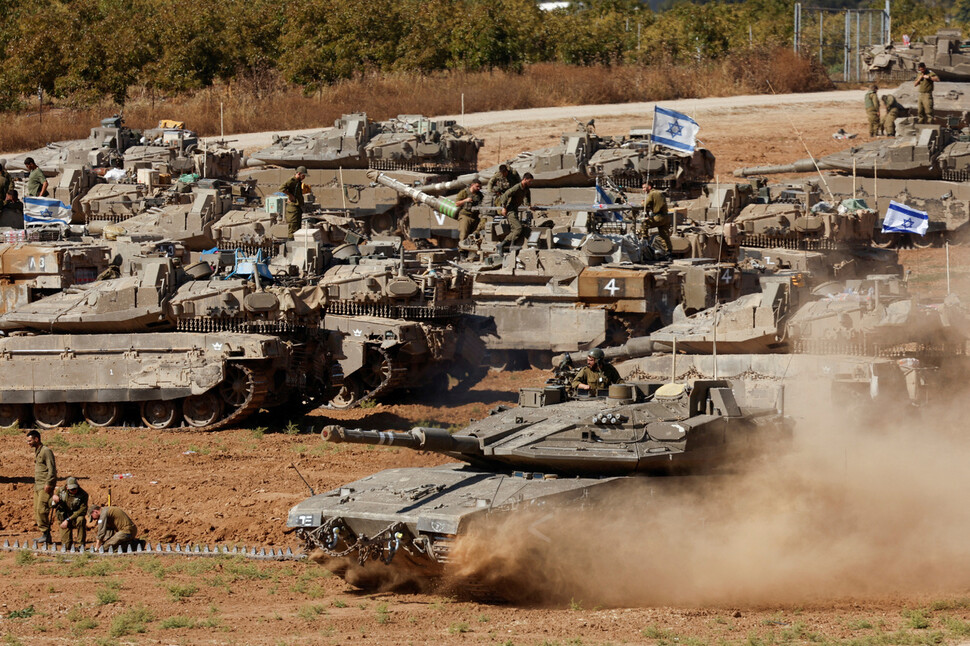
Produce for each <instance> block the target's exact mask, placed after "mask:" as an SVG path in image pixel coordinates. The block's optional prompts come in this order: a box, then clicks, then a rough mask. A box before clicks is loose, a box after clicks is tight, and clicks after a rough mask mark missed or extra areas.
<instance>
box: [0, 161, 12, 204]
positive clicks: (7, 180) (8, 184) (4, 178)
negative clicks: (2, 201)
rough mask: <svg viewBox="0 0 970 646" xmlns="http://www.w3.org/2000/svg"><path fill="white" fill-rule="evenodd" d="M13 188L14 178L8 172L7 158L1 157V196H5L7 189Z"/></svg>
mask: <svg viewBox="0 0 970 646" xmlns="http://www.w3.org/2000/svg"><path fill="white" fill-rule="evenodd" d="M12 188H13V178H12V177H11V176H10V173H8V172H7V160H6V159H0V197H5V196H6V195H7V191H9V190H10V189H12Z"/></svg>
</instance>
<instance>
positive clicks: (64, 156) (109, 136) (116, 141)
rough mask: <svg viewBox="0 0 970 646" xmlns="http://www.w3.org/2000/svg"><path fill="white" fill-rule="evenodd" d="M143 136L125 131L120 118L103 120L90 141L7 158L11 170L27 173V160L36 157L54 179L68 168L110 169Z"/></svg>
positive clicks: (40, 165)
mask: <svg viewBox="0 0 970 646" xmlns="http://www.w3.org/2000/svg"><path fill="white" fill-rule="evenodd" d="M140 140H141V133H140V132H138V131H137V130H131V129H130V128H127V127H125V125H124V119H123V118H122V117H121V116H120V115H115V116H113V117H108V118H107V119H102V120H101V125H100V126H98V127H95V128H91V134H90V135H88V138H87V139H75V140H71V141H60V142H55V143H50V144H47V145H46V146H45V147H43V148H38V149H37V150H32V151H30V152H28V153H24V154H22V155H16V156H13V157H9V158H7V168H8V169H9V170H26V166H24V159H26V158H27V157H33V159H34V162H36V163H37V166H38V167H40V169H41V170H42V171H44V174H45V175H47V176H48V177H52V176H54V175H56V174H58V173H59V172H61V168H62V166H64V165H65V164H77V165H83V164H88V165H90V166H94V167H98V166H110V165H112V163H113V162H114V161H115V160H118V161H120V160H121V159H122V156H123V155H124V153H125V151H126V150H128V148H130V147H131V146H134V145H136V144H138V143H139V141H140Z"/></svg>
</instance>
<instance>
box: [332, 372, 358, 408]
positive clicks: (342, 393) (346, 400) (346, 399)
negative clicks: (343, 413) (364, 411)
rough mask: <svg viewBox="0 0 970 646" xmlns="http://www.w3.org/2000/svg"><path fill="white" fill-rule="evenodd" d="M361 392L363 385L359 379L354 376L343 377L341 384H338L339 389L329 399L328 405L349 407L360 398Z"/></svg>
mask: <svg viewBox="0 0 970 646" xmlns="http://www.w3.org/2000/svg"><path fill="white" fill-rule="evenodd" d="M363 392H364V389H363V386H361V383H360V381H359V380H358V379H357V378H356V377H345V378H344V383H343V385H341V386H340V390H338V391H337V394H336V395H334V396H333V399H331V400H330V405H331V406H333V407H334V408H339V409H341V410H342V409H344V408H351V407H352V406H354V405H355V404H356V403H357V402H358V401H359V400H360V396H361V394H362V393H363Z"/></svg>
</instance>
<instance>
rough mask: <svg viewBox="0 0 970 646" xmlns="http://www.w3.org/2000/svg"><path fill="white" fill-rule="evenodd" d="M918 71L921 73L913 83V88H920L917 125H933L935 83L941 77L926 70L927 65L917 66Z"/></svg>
mask: <svg viewBox="0 0 970 646" xmlns="http://www.w3.org/2000/svg"><path fill="white" fill-rule="evenodd" d="M916 71H917V72H918V73H919V76H917V77H916V82H915V83H913V87H918V88H919V104H918V106H919V107H918V108H917V115H916V123H933V83H935V82H937V81H939V80H940V77H939V76H937V75H936V74H935V73H934V72H932V71H931V70H928V69H926V63H920V64H919V65H917V66H916Z"/></svg>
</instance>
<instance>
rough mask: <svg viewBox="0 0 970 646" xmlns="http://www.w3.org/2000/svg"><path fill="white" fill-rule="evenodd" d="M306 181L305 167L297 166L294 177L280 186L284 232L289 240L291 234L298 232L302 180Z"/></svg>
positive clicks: (301, 209) (301, 201)
mask: <svg viewBox="0 0 970 646" xmlns="http://www.w3.org/2000/svg"><path fill="white" fill-rule="evenodd" d="M305 179H306V166H299V167H297V169H296V175H294V176H293V177H291V178H290V179H288V180H286V183H284V184H283V185H282V186H280V192H281V193H285V194H286V231H287V234H288V236H287V237H289V238H290V239H291V240H292V239H293V234H294V233H296V232H297V231H299V229H300V227H301V226H302V224H303V223H302V220H303V180H305Z"/></svg>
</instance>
